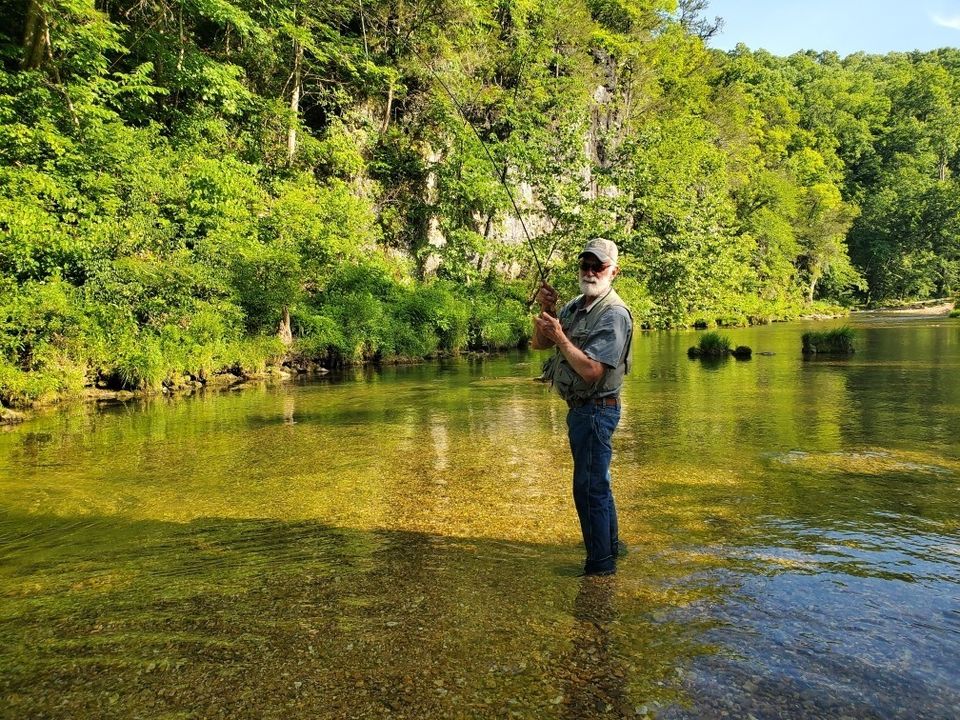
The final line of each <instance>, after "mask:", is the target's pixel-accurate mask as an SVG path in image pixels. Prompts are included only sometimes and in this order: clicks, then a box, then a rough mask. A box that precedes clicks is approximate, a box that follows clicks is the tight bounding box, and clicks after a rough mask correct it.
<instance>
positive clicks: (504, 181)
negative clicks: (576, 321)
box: [360, 5, 552, 284]
mask: <svg viewBox="0 0 960 720" xmlns="http://www.w3.org/2000/svg"><path fill="white" fill-rule="evenodd" d="M363 15H364V10H363V6H362V5H361V6H360V16H361V19H362V18H363ZM373 19H374V20H376V21H377V22H378V23H379V24H380V25H381V26H382V27H383V29H384V30H385V31H386V32H387V33H389V32H390V28H389V26H388V25H387V24H386V23H385V22H384V21H383V20H381V19H380V18H379V17H377V16H376V15H374V16H373ZM395 34H396V36H397V38H398V39H399V40H400V42H401V43H402V44H404V45H406V47H407V49H409V50H410V52H411V53H413V55H414V56H415V57H416V58H417V60H419V61H420V65H421V66H422V67H423V68H424V69H426V71H427V72H428V73H430V75H431V76H432V77H433V79H434V80H436V81H437V83H439V85H440V87H442V88H443V90H444V92H446V93H447V95H448V96H449V97H450V101H451V102H452V103H453V105H454V107H455V108H456V109H457V112H459V113H460V117H462V118H463V121H464V122H465V123H466V124H467V126H468V127H469V128H470V129H471V130H472V131H473V134H474V135H475V136H476V138H477V140H478V141H479V142H480V147H482V148H483V151H484V153H486V156H487V160H489V161H490V165H491V166H492V167H493V170H494V174H495V175H496V176H497V180H498V181H499V182H500V184H501V185H502V186H503V189H504V190H505V191H506V193H507V197H508V198H510V204H511V205H512V206H513V211H514V212H515V213H516V214H517V219H518V220H519V221H520V227H521V228H523V234H524V236H525V237H526V239H527V244H528V245H529V246H530V252H531V253H532V254H533V261H534V262H535V263H536V264H537V272H538V273H539V274H540V282H542V283H544V284H545V283H546V282H547V274H546V272H544V269H543V265H541V264H540V258H539V256H538V255H537V249H536V247H535V246H534V244H533V238H531V237H530V232H529V231H528V230H527V224H526V223H525V222H524V220H523V215H522V214H521V213H520V207H519V206H518V205H517V201H516V200H515V199H514V197H513V191H512V190H510V186H509V185H508V184H507V179H506V178H507V167H506V165H504V167H503V171H502V173H501V171H500V169H499V167H498V166H497V161H496V160H494V158H493V153H491V152H490V148H489V147H487V144H486V143H485V142H484V141H483V138H482V137H480V133H479V132H478V131H477V128H476V127H475V126H474V124H473V123H472V122H470V118H469V117H467V113H466V111H465V110H464V109H463V106H462V105H461V104H460V102H459V101H458V100H457V98H456V96H455V95H454V94H453V92H452V91H451V90H450V88H449V87H448V86H447V84H446V83H445V82H444V81H443V78H441V77H440V76H439V75H438V74H437V73H436V71H435V70H434V69H433V68H432V67H430V64H429V63H428V62H427V61H426V60H425V59H424V58H423V56H422V55H421V54H420V53H419V52H417V50H416V48H414V47H413V43H412V42H410V39H409V38H408V39H407V40H403V39H402V38H401V37H400V32H399V30H398V31H397V32H396V33H395ZM551 254H552V253H551Z"/></svg>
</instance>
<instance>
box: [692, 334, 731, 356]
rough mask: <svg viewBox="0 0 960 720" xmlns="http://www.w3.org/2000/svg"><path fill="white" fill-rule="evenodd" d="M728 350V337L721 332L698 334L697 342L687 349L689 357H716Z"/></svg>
mask: <svg viewBox="0 0 960 720" xmlns="http://www.w3.org/2000/svg"><path fill="white" fill-rule="evenodd" d="M729 352H730V338H729V337H727V336H726V335H723V334H722V333H718V332H707V333H703V335H701V336H700V340H699V342H698V343H697V344H696V345H694V346H692V347H691V348H690V349H689V350H687V355H688V356H689V357H691V358H699V357H706V358H711V357H712V358H717V357H723V356H725V355H726V354H727V353H729Z"/></svg>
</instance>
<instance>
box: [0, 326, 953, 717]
mask: <svg viewBox="0 0 960 720" xmlns="http://www.w3.org/2000/svg"><path fill="white" fill-rule="evenodd" d="M850 322H851V323H852V325H853V326H854V327H855V328H856V330H857V332H858V341H857V345H858V351H857V353H856V354H855V355H854V356H852V357H850V358H847V359H833V360H829V359H817V360H804V359H803V357H802V356H801V354H800V335H801V333H802V332H803V331H804V329H807V328H809V327H816V328H817V329H822V328H824V327H828V326H830V325H831V323H826V324H824V323H820V324H816V325H815V326H814V325H804V324H803V323H794V324H784V325H772V326H766V327H756V328H744V329H736V330H730V331H728V332H727V334H728V335H729V336H730V337H731V338H732V339H733V341H734V343H735V344H746V345H749V346H751V347H752V348H753V350H754V357H753V359H752V360H749V361H737V360H733V359H730V360H727V361H722V362H718V363H705V362H701V361H696V360H689V359H688V358H687V357H686V349H687V347H688V346H689V345H692V344H694V342H695V339H696V333H694V332H672V333H670V332H660V333H638V335H637V337H636V338H635V344H634V355H635V368H634V371H633V373H632V374H631V375H630V376H629V377H628V381H627V384H626V386H625V388H624V394H623V406H624V411H623V420H622V422H621V425H620V428H619V429H618V431H617V433H616V434H615V437H614V450H615V458H614V467H613V477H614V487H615V493H616V497H617V501H618V509H619V514H620V528H621V537H622V538H623V539H624V540H625V541H626V542H627V543H628V545H629V554H628V555H627V556H626V557H625V558H624V559H623V560H621V562H620V567H619V572H618V573H617V575H616V576H614V577H612V578H602V579H581V578H578V577H576V574H577V572H578V571H579V569H580V566H581V564H582V560H583V555H582V549H581V547H580V540H579V528H578V526H577V523H576V515H575V513H574V510H573V506H572V500H571V498H570V490H569V486H570V476H571V460H570V456H569V450H568V448H567V446H566V438H565V414H566V408H565V406H564V405H563V403H562V401H560V400H559V398H557V397H555V396H551V395H550V393H549V390H548V389H547V388H545V387H544V386H542V385H540V384H538V383H535V382H533V381H532V378H533V377H534V376H536V375H537V374H538V372H539V363H540V360H541V359H542V357H543V356H542V355H538V354H533V353H514V354H510V355H506V356H498V357H490V358H480V359H478V358H463V359H460V360H451V361H444V362H439V363H431V364H424V365H417V366H401V367H385V368H382V369H374V368H365V369H358V370H351V371H348V372H345V373H341V374H336V375H331V376H329V377H326V378H324V379H322V380H311V381H307V380H303V381H293V382H290V383H287V384H284V385H281V386H272V387H268V386H263V387H258V388H252V389H247V390H244V391H242V392H223V393H217V394H214V393H210V394H202V395H198V396H194V397H186V398H174V399H170V398H155V399H153V400H150V401H135V402H128V403H125V404H121V403H117V404H112V405H101V406H99V407H95V406H93V405H78V406H73V407H71V408H67V409H64V410H62V411H58V412H54V413H49V414H46V415H43V416H41V417H38V418H36V419H34V420H32V421H30V422H28V423H26V424H24V425H22V426H19V427H15V428H12V429H8V430H7V431H5V432H2V433H0V716H2V717H9V718H28V717H58V718H68V717H69V718H74V717H105V718H108V717H117V718H132V717H143V718H148V717H149V718H159V717H164V718H174V717H176V718H193V717H197V718H201V717H204V718H205V717H214V716H224V717H251V718H254V717H255V718H281V717H282V718H285V720H289V719H291V718H352V717H356V718H368V717H382V718H390V717H396V718H475V717H482V718H510V717H519V718H589V717H657V718H726V717H729V718H748V717H751V716H752V717H753V718H756V719H758V720H760V719H762V718H843V717H850V718H901V717H902V718H956V717H958V712H960V711H958V708H960V502H958V501H960V443H958V439H957V438H958V428H960V324H958V323H960V321H956V320H948V319H946V318H929V317H926V318H925V317H914V316H897V315H883V314H877V315H859V316H856V317H855V318H853V319H852V320H850ZM760 353H772V354H760Z"/></svg>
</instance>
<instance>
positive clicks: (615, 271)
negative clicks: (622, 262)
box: [610, 265, 620, 280]
mask: <svg viewBox="0 0 960 720" xmlns="http://www.w3.org/2000/svg"><path fill="white" fill-rule="evenodd" d="M619 274H620V266H619V265H617V266H616V267H615V268H614V269H613V275H611V276H610V279H611V280H613V279H614V278H615V277H616V276H617V275H619Z"/></svg>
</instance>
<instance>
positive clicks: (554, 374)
mask: <svg viewBox="0 0 960 720" xmlns="http://www.w3.org/2000/svg"><path fill="white" fill-rule="evenodd" d="M582 297H583V296H582V295H581V296H580V297H578V298H577V299H576V300H575V301H574V302H571V303H568V304H567V305H566V306H565V307H564V308H563V309H562V310H561V311H560V316H559V318H558V320H560V326H561V327H562V328H563V332H564V334H565V335H566V336H567V337H568V338H570V342H572V343H573V344H574V345H575V346H576V347H577V348H578V349H581V350H582V349H583V346H584V345H586V344H587V340H588V339H589V338H590V336H591V335H593V333H594V332H595V331H596V329H597V327H599V325H600V320H601V318H602V317H603V315H604V314H605V313H606V312H607V311H608V310H609V309H610V308H613V307H621V308H623V309H624V310H626V311H627V315H630V308H628V307H627V306H626V305H625V304H624V302H623V300H621V299H620V296H619V295H617V293H616V291H614V290H613V288H611V289H610V291H609V292H608V293H607V294H606V295H604V296H603V297H602V298H600V299H599V300H597V301H596V304H594V306H593V307H592V308H590V312H586V313H582V312H577V309H578V306H579V304H580V300H581V298H582ZM630 321H631V322H630V332H629V334H628V335H627V347H626V353H625V354H624V357H623V361H622V362H621V363H620V364H619V365H617V367H615V368H611V367H607V366H604V372H603V375H602V376H601V378H600V379H599V380H598V381H597V382H595V383H593V384H590V383H588V382H586V381H585V380H584V379H583V378H582V377H580V375H579V374H578V373H577V371H576V370H574V369H573V368H572V367H570V363H568V362H567V359H566V358H565V357H564V356H563V353H561V352H560V351H559V350H556V351H554V354H553V356H552V357H551V358H550V359H549V360H547V362H546V363H545V364H544V367H543V376H542V377H543V379H544V380H550V381H551V382H552V383H553V385H554V387H556V389H557V392H558V393H560V397H562V398H563V399H564V400H566V401H567V402H568V403H569V402H582V401H585V400H590V399H592V398H597V397H603V396H604V395H614V394H616V393H617V392H619V391H620V387H621V386H622V385H623V376H624V375H626V374H627V373H628V372H630V367H631V366H632V365H633V347H632V345H633V316H632V315H630Z"/></svg>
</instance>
